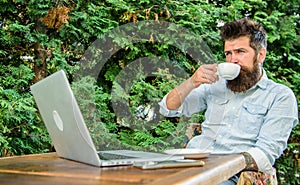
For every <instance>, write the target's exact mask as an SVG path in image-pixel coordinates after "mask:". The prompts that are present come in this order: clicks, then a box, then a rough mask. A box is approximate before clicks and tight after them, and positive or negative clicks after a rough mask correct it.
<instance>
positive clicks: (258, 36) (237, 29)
mask: <svg viewBox="0 0 300 185" xmlns="http://www.w3.org/2000/svg"><path fill="white" fill-rule="evenodd" d="M220 35H221V37H222V39H223V40H224V41H226V40H233V39H237V38H239V37H241V36H249V38H250V47H252V48H253V49H254V50H255V52H258V51H259V50H260V49H262V48H267V35H266V31H265V29H264V28H263V26H262V24H261V23H258V22H256V21H254V20H250V19H248V18H242V19H237V20H235V21H232V22H227V23H225V24H224V26H222V27H221V33H220Z"/></svg>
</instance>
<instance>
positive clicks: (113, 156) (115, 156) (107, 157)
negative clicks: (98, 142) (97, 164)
mask: <svg viewBox="0 0 300 185" xmlns="http://www.w3.org/2000/svg"><path fill="white" fill-rule="evenodd" d="M98 155H99V157H100V159H102V160H116V159H129V158H136V157H130V156H125V155H118V154H109V153H105V152H98Z"/></svg>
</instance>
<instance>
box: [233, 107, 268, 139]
mask: <svg viewBox="0 0 300 185" xmlns="http://www.w3.org/2000/svg"><path fill="white" fill-rule="evenodd" d="M267 110H268V109H267V107H265V106H263V105H258V104H253V103H250V102H244V103H243V105H242V110H241V114H240V117H239V123H238V127H239V129H240V130H241V131H243V132H246V133H249V134H251V135H255V136H257V135H258V133H259V131H260V128H261V126H262V124H263V121H264V116H265V114H266V113H267Z"/></svg>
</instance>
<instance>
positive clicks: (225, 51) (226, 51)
mask: <svg viewBox="0 0 300 185" xmlns="http://www.w3.org/2000/svg"><path fill="white" fill-rule="evenodd" d="M238 50H246V48H236V49H231V50H224V53H228V52H232V51H238Z"/></svg>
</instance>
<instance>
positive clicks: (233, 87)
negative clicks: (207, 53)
mask: <svg viewBox="0 0 300 185" xmlns="http://www.w3.org/2000/svg"><path fill="white" fill-rule="evenodd" d="M221 37H222V39H223V41H224V54H225V58H226V62H230V63H235V64H238V65H239V66H240V67H241V70H240V73H239V75H238V77H236V78H235V79H233V80H225V79H223V78H221V77H219V76H218V75H217V65H218V64H205V65H202V66H200V67H199V68H198V69H197V70H196V72H195V73H194V74H193V75H192V76H191V77H190V78H189V79H187V80H186V81H184V82H183V83H182V84H180V85H179V86H178V87H176V88H175V89H173V90H172V91H170V92H169V93H168V94H167V95H166V96H165V97H164V98H163V100H162V101H161V102H160V103H159V104H160V113H161V114H162V115H164V116H166V117H180V116H182V115H185V116H188V117H189V116H191V115H192V114H194V113H198V112H202V111H204V110H205V121H204V122H203V123H202V125H201V126H202V134H201V135H199V136H196V137H194V138H193V139H191V140H190V141H189V143H188V145H187V148H200V149H207V150H211V151H212V153H222V154H236V153H240V154H242V155H243V156H244V158H245V166H246V167H245V169H244V170H245V171H246V170H251V171H256V172H263V173H264V174H271V175H273V174H274V170H273V167H272V166H273V165H274V162H275V160H276V159H277V158H279V157H280V155H281V154H282V153H283V151H284V150H285V149H286V147H287V141H288V138H289V136H290V133H291V131H292V128H293V127H295V126H296V124H297V123H298V110H297V109H298V106H297V101H296V98H295V95H294V93H293V92H292V91H291V89H289V88H288V87H286V86H284V85H281V84H277V83H275V82H273V81H272V80H270V79H268V77H267V75H266V73H265V71H264V69H263V67H262V66H263V65H262V64H263V62H264V59H265V57H266V53H267V38H266V31H265V30H264V28H263V26H262V25H261V24H260V23H258V22H256V21H253V20H250V19H247V18H242V19H238V20H235V21H232V22H228V23H226V24H224V26H222V28H221ZM238 178H239V174H237V175H236V176H234V177H232V178H230V179H229V180H227V181H225V182H224V183H222V185H225V184H237V181H238Z"/></svg>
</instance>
